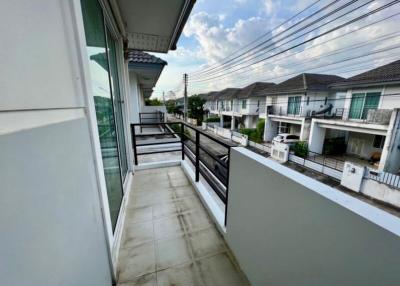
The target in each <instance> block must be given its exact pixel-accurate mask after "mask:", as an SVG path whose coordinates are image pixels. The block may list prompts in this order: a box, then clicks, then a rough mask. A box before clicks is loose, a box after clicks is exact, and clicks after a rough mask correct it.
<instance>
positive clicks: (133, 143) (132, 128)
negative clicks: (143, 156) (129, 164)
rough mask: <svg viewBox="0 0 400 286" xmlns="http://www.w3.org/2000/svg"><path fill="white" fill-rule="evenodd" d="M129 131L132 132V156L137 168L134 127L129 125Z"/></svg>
mask: <svg viewBox="0 0 400 286" xmlns="http://www.w3.org/2000/svg"><path fill="white" fill-rule="evenodd" d="M131 131H132V145H133V156H134V160H135V162H134V163H135V165H136V166H137V164H138V159H137V157H138V156H137V150H136V132H135V125H131Z"/></svg>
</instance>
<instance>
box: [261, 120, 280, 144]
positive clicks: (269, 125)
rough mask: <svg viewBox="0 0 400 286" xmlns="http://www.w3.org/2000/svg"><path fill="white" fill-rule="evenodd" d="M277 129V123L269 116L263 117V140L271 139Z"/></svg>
mask: <svg viewBox="0 0 400 286" xmlns="http://www.w3.org/2000/svg"><path fill="white" fill-rule="evenodd" d="M277 131H278V123H277V122H275V121H272V120H271V118H269V117H267V118H266V119H265V126H264V141H272V139H274V137H275V136H276V135H277Z"/></svg>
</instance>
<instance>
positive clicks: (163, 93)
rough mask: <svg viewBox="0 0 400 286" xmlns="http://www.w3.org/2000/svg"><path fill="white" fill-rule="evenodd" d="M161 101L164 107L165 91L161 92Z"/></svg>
mask: <svg viewBox="0 0 400 286" xmlns="http://www.w3.org/2000/svg"><path fill="white" fill-rule="evenodd" d="M162 100H163V104H164V105H165V91H163V92H162Z"/></svg>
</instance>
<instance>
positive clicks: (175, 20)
mask: <svg viewBox="0 0 400 286" xmlns="http://www.w3.org/2000/svg"><path fill="white" fill-rule="evenodd" d="M117 2H118V5H119V9H120V14H121V16H122V20H123V22H124V24H125V25H126V32H127V37H128V48H131V49H137V50H145V51H154V52H168V50H169V49H171V48H172V47H171V46H172V44H173V41H174V40H175V37H176V35H175V33H176V30H177V28H178V27H179V24H180V19H181V15H182V13H183V12H184V11H183V10H184V8H185V3H186V0H118V1H117ZM177 36H179V35H177Z"/></svg>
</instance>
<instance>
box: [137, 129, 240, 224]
mask: <svg viewBox="0 0 400 286" xmlns="http://www.w3.org/2000/svg"><path fill="white" fill-rule="evenodd" d="M143 127H153V128H154V127H158V128H159V129H160V130H162V131H161V132H160V133H154V134H148V133H138V132H137V131H138V130H141V129H142V128H143ZM131 133H132V145H133V151H134V160H135V162H134V163H135V165H138V164H139V161H138V158H139V156H143V155H149V154H156V153H168V152H180V153H181V159H182V160H185V157H186V158H187V159H188V160H189V161H190V162H191V163H192V164H193V166H194V170H195V181H196V182H199V180H200V175H201V176H202V178H203V179H204V180H205V181H206V182H207V183H208V185H209V186H210V187H211V188H212V189H213V191H214V192H215V194H216V195H217V196H218V197H219V198H220V199H221V201H222V202H223V203H224V204H225V223H226V210H227V202H228V189H229V158H230V148H231V147H233V146H235V145H234V144H229V143H226V142H224V141H222V140H220V139H218V138H215V137H214V136H212V135H210V134H208V133H206V132H204V131H202V130H199V129H198V128H195V127H193V126H191V125H189V124H187V123H184V122H168V123H167V122H157V123H136V124H131ZM151 137H153V138H151ZM143 139H144V140H143ZM165 139H170V140H165ZM177 143H179V145H178V146H179V147H178V146H177ZM165 144H174V145H173V146H172V148H163V147H162V145H164V146H165ZM158 145H159V146H158ZM146 146H147V147H148V146H153V147H154V146H158V147H160V148H159V149H157V150H150V151H148V150H147V151H146V150H138V149H143V147H144V148H146ZM174 147H176V148H174Z"/></svg>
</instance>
